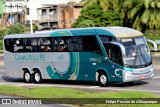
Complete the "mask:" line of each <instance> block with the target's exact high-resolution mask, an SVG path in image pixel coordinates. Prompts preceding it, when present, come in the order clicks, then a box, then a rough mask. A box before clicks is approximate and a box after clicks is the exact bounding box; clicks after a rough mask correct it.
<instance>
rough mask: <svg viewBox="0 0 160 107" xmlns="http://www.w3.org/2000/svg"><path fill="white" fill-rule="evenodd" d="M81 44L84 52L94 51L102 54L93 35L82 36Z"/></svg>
mask: <svg viewBox="0 0 160 107" xmlns="http://www.w3.org/2000/svg"><path fill="white" fill-rule="evenodd" d="M82 45H83V51H84V52H95V53H98V54H102V51H101V48H100V45H99V43H98V41H97V39H96V37H95V36H85V37H82Z"/></svg>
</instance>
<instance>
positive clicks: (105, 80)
mask: <svg viewBox="0 0 160 107" xmlns="http://www.w3.org/2000/svg"><path fill="white" fill-rule="evenodd" d="M100 82H101V83H102V84H106V83H107V77H106V76H105V75H101V77H100Z"/></svg>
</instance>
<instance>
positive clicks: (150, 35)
mask: <svg viewBox="0 0 160 107" xmlns="http://www.w3.org/2000/svg"><path fill="white" fill-rule="evenodd" d="M145 37H146V38H147V39H151V40H153V41H155V40H160V30H147V31H146V32H145ZM148 44H149V47H150V48H153V45H152V43H150V42H149V43H148ZM158 48H159V49H160V45H158Z"/></svg>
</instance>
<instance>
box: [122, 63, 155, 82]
mask: <svg viewBox="0 0 160 107" xmlns="http://www.w3.org/2000/svg"><path fill="white" fill-rule="evenodd" d="M153 74H154V73H153V66H152V65H151V66H149V67H146V68H139V69H135V70H134V72H130V71H126V70H123V73H122V75H123V82H131V81H136V80H145V79H151V78H153Z"/></svg>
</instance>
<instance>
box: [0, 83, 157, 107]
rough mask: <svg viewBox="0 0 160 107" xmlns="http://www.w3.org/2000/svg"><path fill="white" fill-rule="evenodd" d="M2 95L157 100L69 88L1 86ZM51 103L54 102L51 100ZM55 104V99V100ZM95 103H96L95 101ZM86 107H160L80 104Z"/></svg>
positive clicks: (136, 94)
mask: <svg viewBox="0 0 160 107" xmlns="http://www.w3.org/2000/svg"><path fill="white" fill-rule="evenodd" d="M0 94H1V95H12V96H19V97H25V98H156V96H155V95H153V94H151V93H146V92H131V91H127V92H98V93H93V92H92V93H89V92H84V91H79V90H75V89H67V88H51V87H47V88H46V87H41V88H25V87H16V86H3V85H2V86H0ZM49 101H52V99H50V100H49ZM54 102H55V99H54ZM93 103H94V101H93ZM78 106H86V107H122V106H123V107H139V106H140V107H151V106H152V107H159V104H154V105H152V104H146V105H142V104H139V105H138V104H78Z"/></svg>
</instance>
